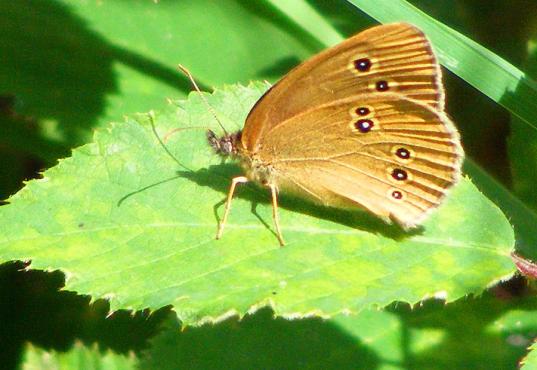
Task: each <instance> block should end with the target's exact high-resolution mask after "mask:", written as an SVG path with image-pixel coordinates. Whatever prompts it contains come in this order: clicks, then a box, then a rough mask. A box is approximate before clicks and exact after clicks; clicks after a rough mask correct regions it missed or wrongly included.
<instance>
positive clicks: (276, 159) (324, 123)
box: [207, 23, 464, 245]
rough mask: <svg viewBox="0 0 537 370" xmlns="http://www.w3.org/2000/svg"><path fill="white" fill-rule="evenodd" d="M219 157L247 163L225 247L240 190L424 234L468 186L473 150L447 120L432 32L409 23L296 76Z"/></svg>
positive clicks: (259, 106)
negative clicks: (360, 214)
mask: <svg viewBox="0 0 537 370" xmlns="http://www.w3.org/2000/svg"><path fill="white" fill-rule="evenodd" d="M207 139H208V141H209V144H210V145H211V146H212V148H213V149H214V151H215V152H216V153H217V154H219V155H221V156H223V157H232V158H234V159H237V160H238V161H239V163H240V165H241V167H242V168H243V170H244V176H238V177H235V178H234V179H233V180H232V181H231V186H230V189H229V193H228V196H227V201H226V205H225V211H224V215H223V217H222V220H221V222H220V224H219V228H218V232H217V236H216V237H217V239H219V238H220V237H221V236H222V233H223V230H224V226H225V224H226V221H227V218H228V215H229V211H230V207H231V201H232V198H233V194H234V192H235V189H236V186H237V185H238V184H240V183H245V182H248V181H253V182H255V183H258V184H260V185H261V186H264V187H267V188H268V189H270V192H271V197H272V206H273V219H274V225H275V229H276V234H277V237H278V240H279V242H280V244H281V245H284V244H285V243H284V239H283V236H282V231H281V227H280V222H279V218H278V193H279V192H280V191H286V192H290V193H293V194H296V195H299V196H302V197H304V198H308V199H310V200H312V201H314V202H316V203H320V204H323V205H326V206H331V207H338V208H353V207H358V208H363V209H366V210H367V211H369V212H371V213H373V214H375V215H376V216H378V217H380V218H381V219H383V220H384V221H386V222H388V223H390V222H392V221H395V222H396V223H398V224H399V225H400V226H401V227H403V228H404V229H410V228H413V227H416V226H418V225H420V224H421V223H422V222H423V221H424V219H425V218H426V217H427V216H428V215H429V214H430V213H431V211H432V210H434V209H435V208H437V207H438V206H439V205H440V204H441V202H442V200H443V198H444V197H445V195H446V192H447V191H448V189H449V188H451V187H452V186H453V185H454V184H456V183H457V181H458V180H459V178H460V175H461V164H462V161H463V156H464V153H463V149H462V147H461V143H460V137H459V134H458V132H457V129H456V128H455V126H454V125H453V123H452V122H451V120H450V119H449V118H448V117H447V115H446V113H445V112H444V88H443V85H442V76H441V70H440V66H439V64H438V61H437V59H436V57H435V55H434V52H433V49H432V47H431V44H430V42H429V41H428V40H427V38H426V37H425V35H424V34H423V32H422V31H420V30H419V29H418V28H416V27H415V26H413V25H410V24H406V23H394V24H388V25H380V26H376V27H372V28H370V29H367V30H365V31H363V32H361V33H358V34H357V35H355V36H352V37H350V38H348V39H347V40H345V41H343V42H342V43H340V44H338V45H336V46H334V47H332V48H329V49H327V50H325V51H323V52H321V53H319V54H317V55H315V56H314V57H312V58H311V59H309V60H307V61H305V62H304V63H302V64H300V65H299V66H298V67H296V68H294V69H293V70H291V71H290V72H289V73H288V74H287V75H285V76H284V77H283V78H282V79H281V80H280V81H279V82H278V83H276V84H275V85H274V86H272V88H270V89H269V90H268V91H267V92H266V93H265V94H264V95H263V96H262V97H261V98H260V99H259V101H258V102H257V103H256V104H255V106H254V107H253V108H252V110H251V111H250V113H249V115H248V116H247V118H246V122H245V124H244V128H243V130H242V131H239V132H235V133H227V132H225V134H224V135H223V136H221V137H218V136H217V135H216V134H215V133H214V132H213V131H211V130H209V131H208V132H207Z"/></svg>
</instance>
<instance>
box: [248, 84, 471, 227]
mask: <svg viewBox="0 0 537 370" xmlns="http://www.w3.org/2000/svg"><path fill="white" fill-rule="evenodd" d="M258 154H259V157H260V159H261V160H262V161H263V162H266V163H270V164H271V166H272V167H273V169H274V173H275V176H276V179H277V180H276V181H277V182H278V184H280V186H281V187H284V188H285V187H287V188H290V189H292V190H295V191H297V192H299V193H302V194H304V195H309V196H310V197H311V198H314V199H316V200H317V201H319V202H321V203H324V204H326V205H331V206H336V207H351V206H356V205H359V206H361V207H363V208H366V209H368V210H370V211H372V212H373V213H375V214H377V215H379V216H381V217H383V218H385V219H388V218H391V219H394V220H396V221H397V222H399V223H400V224H401V225H402V226H404V227H412V226H415V225H417V224H419V223H420V222H421V221H422V220H423V218H424V217H425V216H426V215H427V214H428V213H429V211H430V210H431V209H434V208H435V207H437V206H438V205H439V204H440V201H441V199H442V198H443V197H444V195H445V193H446V191H447V189H449V188H450V187H451V186H452V185H453V184H455V183H456V182H457V180H458V178H459V174H460V166H461V161H462V156H463V152H462V148H461V146H460V140H459V136H458V133H457V131H456V129H455V127H454V126H453V124H452V123H451V121H450V120H449V119H448V118H447V117H446V116H445V115H444V114H443V113H442V112H438V111H436V110H435V109H434V108H432V107H430V106H429V105H427V104H425V103H423V102H419V101H416V100H412V99H408V98H405V97H402V96H400V95H397V94H384V95H380V94H376V95H355V96H350V97H346V98H344V99H340V100H336V101H333V102H330V103H327V104H323V105H320V106H318V107H317V108H314V109H310V110H308V111H307V112H305V113H303V114H300V115H296V116H294V117H293V118H290V119H288V120H286V121H284V122H282V123H281V124H280V125H278V126H276V127H274V128H273V129H272V130H271V134H270V135H268V136H267V137H264V138H263V145H262V149H261V150H260V151H259V153H258Z"/></svg>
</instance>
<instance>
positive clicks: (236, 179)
mask: <svg viewBox="0 0 537 370" xmlns="http://www.w3.org/2000/svg"><path fill="white" fill-rule="evenodd" d="M245 182H248V178H247V177H244V176H238V177H234V178H233V180H231V186H230V188H229V193H228V194H227V200H226V208H225V209H224V217H222V221H220V224H219V225H218V232H217V233H216V239H220V238H221V237H222V233H223V232H224V226H225V225H226V221H227V216H228V214H229V210H230V209H231V200H232V199H233V193H235V187H236V186H237V184H243V183H245Z"/></svg>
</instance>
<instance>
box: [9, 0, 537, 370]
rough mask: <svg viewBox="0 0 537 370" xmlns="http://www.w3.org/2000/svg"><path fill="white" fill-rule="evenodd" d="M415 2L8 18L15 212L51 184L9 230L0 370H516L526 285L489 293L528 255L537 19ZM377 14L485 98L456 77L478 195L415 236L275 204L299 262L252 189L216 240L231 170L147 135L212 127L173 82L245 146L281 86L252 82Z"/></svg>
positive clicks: (262, 197) (223, 5)
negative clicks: (413, 32) (421, 40)
mask: <svg viewBox="0 0 537 370" xmlns="http://www.w3.org/2000/svg"><path fill="white" fill-rule="evenodd" d="M412 3H413V4H410V3H407V2H405V1H403V0H397V1H391V2H385V3H383V4H376V3H375V5H374V6H373V5H372V4H373V3H372V2H368V1H361V0H349V1H343V0H331V1H308V2H306V1H295V2H287V1H281V0H263V1H258V2H246V1H241V0H226V1H222V2H211V1H195V2H194V1H192V2H167V1H159V2H144V1H133V2H71V1H67V0H46V1H37V0H23V1H22V2H17V3H14V2H3V3H2V4H0V9H2V14H5V15H6V16H5V17H3V19H2V21H0V29H1V30H2V31H3V32H2V36H0V39H1V40H2V45H3V50H4V55H5V57H6V58H4V59H3V61H2V62H0V71H2V73H0V87H1V91H2V94H1V96H0V120H2V124H3V126H4V127H5V128H6V130H5V134H4V135H2V136H3V137H2V139H1V140H2V141H1V144H2V145H0V151H1V153H3V154H4V155H3V156H2V160H1V161H0V168H1V169H2V171H4V172H3V173H5V174H6V176H2V183H0V190H1V191H2V194H4V195H5V196H4V198H7V196H8V195H9V194H12V193H14V192H15V191H16V190H17V188H18V187H20V186H21V182H20V180H17V179H22V178H24V177H26V176H34V177H35V174H33V175H32V173H33V172H32V171H35V170H36V168H40V167H43V166H46V167H52V168H50V169H48V170H46V171H45V172H44V173H43V174H42V175H40V177H41V178H39V179H37V180H32V181H29V182H27V183H26V185H25V187H24V188H23V189H22V190H21V191H19V192H18V193H17V194H15V195H13V196H11V197H10V198H9V203H10V204H8V205H5V206H2V207H1V208H0V220H1V225H2V232H1V233H0V256H1V262H6V263H5V264H4V265H0V296H2V297H6V299H3V300H2V302H0V316H1V317H2V320H3V322H5V323H9V325H5V326H3V327H1V328H0V341H4V340H5V339H6V338H9V340H7V341H6V343H8V344H7V345H5V346H3V347H4V348H3V349H4V350H3V356H4V357H5V360H3V359H0V361H2V363H3V364H7V365H9V364H13V365H14V364H15V363H16V362H17V356H21V363H22V364H23V366H24V368H40V367H43V366H45V365H44V364H45V362H47V364H53V363H54V364H57V365H54V366H56V368H62V367H61V366H64V368H77V367H76V366H79V368H91V367H90V366H93V368H106V366H112V368H114V366H115V368H117V367H119V366H124V367H125V368H129V367H134V366H142V367H143V368H155V369H156V368H177V366H178V364H181V365H182V367H188V366H191V367H192V368H216V367H220V368H230V367H231V368H277V367H278V368H279V367H281V364H282V363H285V364H287V365H288V367H289V368H298V367H300V368H327V367H329V366H331V367H339V368H386V369H388V368H391V369H394V368H450V369H452V368H490V364H494V365H497V367H499V368H515V367H516V364H517V362H518V361H520V359H521V358H522V357H524V355H525V353H526V351H527V350H526V349H527V348H528V347H529V346H530V345H531V342H532V340H533V339H534V338H535V337H536V336H537V325H536V322H535V320H534V317H536V316H535V311H536V306H535V299H534V297H532V295H533V294H534V293H533V290H532V289H531V286H530V287H527V286H526V283H525V282H524V281H523V280H520V279H519V278H515V279H512V278H511V279H510V280H509V281H508V282H507V283H503V284H500V286H499V287H495V288H490V287H491V286H493V285H495V284H496V283H497V282H498V281H499V279H502V278H503V279H507V278H509V277H510V276H512V274H513V272H514V270H515V267H514V264H513V263H512V261H511V258H510V253H511V252H512V251H513V248H515V247H516V250H517V253H518V254H519V255H522V256H526V257H533V258H535V257H536V256H537V253H536V250H535V247H534V246H535V242H536V241H537V234H536V233H535V232H534V228H535V227H534V225H535V224H537V221H536V220H537V217H536V216H535V210H536V207H535V202H534V200H535V194H534V192H533V189H532V188H531V186H530V185H531V183H532V181H531V179H532V178H533V177H534V174H533V171H531V170H529V168H532V166H531V163H534V162H535V158H533V157H534V155H533V154H534V153H533V151H532V150H533V149H532V148H533V147H535V145H536V143H537V141H536V140H535V137H536V136H535V127H536V123H537V119H536V110H537V106H535V101H537V100H535V94H536V91H537V89H536V86H537V85H536V84H535V82H533V80H532V79H531V78H530V77H528V76H527V75H525V74H524V72H522V71H521V70H520V69H518V68H516V67H515V66H514V65H524V66H525V68H526V69H527V70H528V71H529V72H530V73H532V71H533V69H534V68H533V64H534V59H533V58H532V57H531V55H528V54H532V53H533V52H532V51H531V50H530V51H528V50H526V49H525V43H526V42H527V40H529V39H530V38H531V36H532V35H530V34H529V31H528V30H529V29H531V26H533V25H534V24H535V20H537V16H533V17H530V16H527V15H528V14H529V15H534V14H537V7H536V6H527V5H525V4H522V3H523V2H519V1H515V2H509V5H506V4H505V2H503V3H502V2H501V1H499V0H493V1H491V3H490V6H489V8H490V10H489V11H490V12H492V13H491V14H492V15H493V16H492V15H491V17H490V18H491V19H492V18H493V19H496V20H497V22H496V23H495V24H494V25H490V24H487V23H486V22H487V19H488V18H486V17H485V18H483V17H475V16H472V15H473V14H477V13H478V12H482V9H481V10H480V9H478V8H479V6H477V5H471V4H464V5H463V4H462V3H461V4H459V5H457V8H456V9H455V10H456V11H455V12H454V11H453V8H452V7H453V4H452V3H453V2H451V1H448V0H441V1H438V2H435V3H434V5H432V4H431V3H427V2H425V1H418V0H416V1H413V2H412ZM506 7H507V9H506ZM419 9H421V10H419ZM424 11H426V12H427V13H428V14H429V15H427V14H426V13H425V12H424ZM366 14H368V15H369V16H371V17H373V18H375V19H376V20H378V21H381V22H392V21H397V20H402V21H407V22H411V23H415V24H416V25H418V26H419V27H421V28H422V29H424V30H425V32H426V33H427V34H428V35H429V36H430V37H431V39H432V41H433V43H434V46H435V48H436V49H437V51H438V52H439V54H440V59H441V61H442V63H443V64H444V65H445V66H446V67H447V68H448V69H450V70H451V71H452V72H453V73H454V74H456V75H457V76H459V77H461V78H462V79H464V80H465V81H466V82H467V83H469V84H470V85H472V86H473V87H472V88H469V87H468V84H467V83H466V82H461V80H458V79H456V78H454V77H453V75H450V74H448V75H447V76H446V86H447V95H448V111H449V113H450V115H452V116H453V118H454V121H455V122H457V124H458V126H459V127H460V129H461V131H462V134H463V142H464V146H465V149H466V152H467V153H468V154H469V160H468V161H467V162H466V164H465V172H466V176H467V177H466V178H465V179H464V181H462V183H461V184H460V185H459V186H457V187H456V188H455V189H454V190H453V191H452V193H451V194H450V197H449V198H448V201H447V202H446V204H445V205H444V206H442V207H441V209H439V211H438V212H435V214H434V215H433V216H432V217H431V219H430V220H428V221H427V223H426V224H425V225H424V228H423V229H422V230H419V231H418V232H416V233H411V234H405V233H403V232H402V231H401V230H399V229H398V228H397V227H390V226H386V225H384V224H383V223H382V222H380V221H378V220H375V219H374V218H372V217H370V216H368V215H365V214H362V213H359V212H347V211H339V210H328V209H325V208H321V207H317V206H314V205H310V204H307V203H304V202H303V201H299V200H296V199H294V198H291V197H289V196H287V197H286V196H284V197H283V198H282V203H281V206H282V210H281V211H282V213H281V217H282V225H283V231H284V234H285V236H286V237H287V239H288V241H289V245H288V246H286V247H285V248H279V247H278V244H277V242H276V239H275V236H274V234H273V233H272V231H271V214H270V206H269V204H268V197H267V194H266V193H265V192H264V191H263V190H262V189H259V188H256V187H255V186H250V185H247V186H244V187H243V188H241V189H240V190H239V193H238V195H237V199H236V200H235V201H234V204H233V210H232V213H231V218H230V222H229V224H228V228H227V229H226V231H225V233H224V237H223V239H222V240H221V241H215V240H214V238H213V235H214V232H215V229H216V224H217V217H218V215H220V216H221V212H222V209H221V207H218V203H219V202H221V200H222V199H223V198H224V197H225V194H226V192H227V188H228V186H229V181H230V179H231V177H232V176H234V175H235V174H237V173H239V171H240V170H239V169H238V168H237V167H236V166H235V165H233V164H229V163H220V161H219V160H218V158H216V157H215V156H214V155H212V154H211V151H210V149H209V148H208V147H207V145H206V143H205V140H204V135H203V132H202V131H199V130H185V131H180V132H178V133H176V134H175V135H173V136H171V137H170V138H169V140H168V141H167V143H166V144H167V147H168V148H169V150H170V151H171V153H172V154H173V155H174V156H175V157H177V158H178V159H179V161H180V162H181V165H184V166H186V167H187V168H186V169H185V168H183V167H182V166H181V165H179V164H178V163H176V162H175V161H174V160H173V159H172V158H171V157H170V156H169V155H168V154H167V153H166V152H165V150H164V149H163V148H162V146H160V145H159V142H158V140H157V138H156V136H155V135H154V133H153V128H152V126H151V119H150V118H149V117H150V116H149V115H148V114H146V113H141V114H135V113H134V112H147V111H149V110H151V109H152V110H154V111H155V113H154V117H155V118H154V122H153V123H154V124H155V125H156V131H157V132H158V134H160V136H164V135H165V134H166V133H168V132H170V131H171V130H173V129H174V128H177V127H189V126H211V127H214V126H215V122H214V120H213V118H212V116H211V114H210V113H209V112H208V111H207V109H206V108H205V106H204V105H203V104H202V101H201V100H200V98H199V96H198V95H196V94H194V95H190V96H189V97H188V99H185V97H186V94H187V91H188V90H189V89H190V87H189V84H188V81H187V80H186V78H185V77H184V76H183V75H182V74H181V73H180V72H179V71H177V70H176V68H175V65H176V64H177V63H182V64H184V65H186V66H188V67H189V68H190V69H191V71H192V72H193V73H194V75H195V76H196V78H197V79H199V81H200V82H201V85H202V87H203V89H204V90H210V89H211V88H212V87H215V88H216V90H215V93H214V94H210V95H209V94H208V95H206V96H207V99H208V100H209V101H210V103H211V105H212V106H213V107H214V108H215V109H216V111H217V115H218V117H219V118H220V119H221V120H222V121H223V122H224V125H225V126H226V127H227V128H228V129H230V130H233V129H238V128H240V127H241V126H242V122H243V121H244V117H245V115H246V114H247V113H248V110H249V109H250V108H251V106H252V105H253V104H254V103H255V101H256V99H257V98H258V97H259V96H260V94H262V92H263V91H264V90H265V89H266V87H267V85H266V84H265V83H248V81H249V80H260V81H262V80H269V81H271V82H274V81H275V80H277V79H278V78H279V77H280V76H281V75H282V74H283V73H285V72H286V71H288V70H289V69H290V68H291V67H292V66H293V65H296V64H297V63H298V62H299V61H300V60H303V59H305V58H306V57H307V56H309V55H311V54H313V53H315V52H317V51H319V50H321V49H323V48H324V47H326V46H328V45H330V44H333V43H336V42H338V41H339V40H341V39H342V38H344V37H345V36H347V35H350V34H352V33H354V32H357V31H359V30H361V29H363V28H365V27H367V26H368V25H371V24H373V22H372V21H371V19H370V18H368V16H367V15H366ZM454 14H459V15H461V14H463V16H460V17H455V16H454ZM502 14H520V15H521V16H522V15H523V16H526V17H525V18H524V19H525V22H520V21H518V20H517V21H513V19H516V17H515V18H509V17H501V15H502ZM465 17H468V18H465ZM475 19H480V22H481V23H479V24H474V20H475ZM442 22H443V23H447V24H449V25H450V26H452V28H449V27H447V26H446V25H445V24H443V23H442ZM502 22H505V24H504V23H502ZM497 24H501V25H502V26H503V28H504V29H508V30H509V32H507V33H508V34H509V35H510V38H508V39H505V40H504V39H502V36H501V35H499V36H497V37H496V38H494V37H493V38H487V37H486V36H484V35H489V34H497V30H496V32H494V29H493V30H492V31H491V30H490V28H487V27H491V26H492V27H494V26H497ZM21 29H24V32H21ZM455 29H457V30H458V32H457V31H455ZM65 30H70V31H69V32H66V31H65ZM487 30H488V32H487ZM513 35H514V36H513ZM513 38H515V40H516V41H515V42H513V40H512V39H513ZM472 40H475V41H479V42H480V43H482V44H484V46H481V45H480V44H479V43H477V42H474V41H472ZM508 61H509V62H508ZM240 83H242V84H240ZM226 84H233V85H226ZM166 98H171V99H168V100H169V103H166V100H167V99H166ZM489 98H491V99H492V100H494V102H493V101H492V100H489ZM501 106H502V107H505V108H506V109H507V110H508V111H509V112H510V114H512V115H513V117H514V118H513V119H512V121H513V126H512V134H513V136H512V138H511V139H510V141H509V145H510V146H509V148H508V150H507V140H506V137H507V129H506V128H505V127H507V125H508V124H509V122H510V121H511V116H510V114H509V113H507V112H506V111H503V110H502V109H503V108H500V107H501ZM123 115H127V117H126V118H122V117H123ZM110 122H114V123H110ZM94 129H96V133H95V134H94V135H92V132H93V131H94ZM88 142H89V143H88ZM500 142H501V144H502V145H503V146H502V145H500V146H498V143H500ZM83 143H88V144H86V145H83V146H81V147H79V148H76V149H74V150H73V151H72V154H70V155H69V150H71V149H72V148H75V147H76V146H79V145H81V144H83ZM507 153H509V156H508V155H507ZM66 156H68V157H69V158H66V159H61V160H60V161H59V164H57V165H54V164H55V162H56V160H58V159H59V158H62V157H66ZM511 168H512V169H513V170H514V175H513V176H512V177H511V173H510V171H511ZM494 203H495V204H496V205H495V204H494ZM498 207H499V208H498ZM503 213H505V214H506V215H507V216H508V218H506V217H505V216H504V215H503ZM510 223H512V224H513V226H514V234H513V229H512V227H511V225H510ZM11 260H23V261H28V262H26V263H24V264H22V263H20V262H15V263H13V262H7V261H11ZM30 261H31V264H29V263H30ZM63 276H65V281H64V278H63ZM513 282H517V284H514V283H513ZM63 284H65V287H64V289H63V290H60V291H58V289H59V288H60V287H62V285H63ZM81 295H87V296H81ZM433 297H434V298H433ZM170 305H171V306H170ZM265 305H269V306H270V308H263V309H261V310H260V311H258V312H257V313H254V311H255V310H258V309H260V308H262V307H263V306H265ZM170 308H173V311H170ZM148 309H149V310H148ZM126 310H137V311H136V312H133V313H132V314H131V313H130V312H129V311H126ZM149 312H151V313H149ZM232 315H236V316H234V317H229V316H232ZM244 315H246V316H244ZM237 317H242V320H239V319H238V318H237ZM70 318H71V319H70ZM327 318H328V320H326V319H327ZM29 323H34V325H31V324H29ZM162 325H163V326H162ZM161 326H162V327H161ZM157 332H158V333H159V334H157V335H155V333H157ZM112 333H113V335H112ZM75 338H77V339H78V340H76V341H75V342H74V344H73V339H75ZM25 341H30V342H32V343H33V344H32V345H27V346H24V347H23V344H22V343H24V342H25ZM81 341H82V342H81ZM94 342H97V343H98V345H99V347H100V348H98V347H96V346H94V345H93V344H92V343H94ZM482 343H485V344H484V345H481V344H482ZM39 347H42V348H44V349H42V348H39ZM224 348H230V350H224ZM110 350H112V351H113V352H110ZM133 351H134V352H133ZM116 352H117V353H116ZM534 352H535V351H533V352H532V353H531V354H530V355H529V356H528V357H526V360H525V361H526V363H525V365H524V366H525V368H530V367H529V366H531V363H532V359H533V358H534V357H535V353H534ZM279 358H281V359H282V360H281V361H282V362H275V359H279ZM44 361H45V362H44ZM61 364H65V365H61ZM120 364H121V365H120ZM432 364H435V365H434V366H432Z"/></svg>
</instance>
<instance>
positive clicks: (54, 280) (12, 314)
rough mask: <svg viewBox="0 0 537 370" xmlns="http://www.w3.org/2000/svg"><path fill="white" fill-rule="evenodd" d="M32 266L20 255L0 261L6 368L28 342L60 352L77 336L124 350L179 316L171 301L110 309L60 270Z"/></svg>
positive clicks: (143, 343) (1, 354) (0, 358)
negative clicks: (71, 285) (68, 285)
mask: <svg viewBox="0 0 537 370" xmlns="http://www.w3.org/2000/svg"><path fill="white" fill-rule="evenodd" d="M30 267H31V265H30V263H29V262H22V261H13V262H6V263H3V264H0V297H2V299H1V300H0V317H1V319H2V325H0V343H1V344H2V350H1V351H0V364H1V365H0V368H2V369H18V368H19V367H20V362H21V360H22V357H23V355H24V349H25V346H26V343H32V344H34V345H36V346H38V347H40V348H43V349H45V350H55V351H58V352H66V351H68V350H69V349H70V348H71V347H72V346H73V344H74V343H75V341H80V342H82V343H83V344H85V345H86V346H88V347H90V346H91V345H93V344H97V345H98V348H99V349H100V350H101V351H106V350H112V351H114V352H116V353H120V354H124V355H128V354H129V353H130V352H132V351H136V352H140V351H142V350H143V349H145V348H146V347H147V344H148V343H147V341H148V338H150V337H152V336H154V335H156V334H157V333H158V332H159V331H160V330H161V328H162V324H163V322H165V320H168V319H169V318H171V317H175V314H174V313H172V311H171V306H165V307H162V308H160V309H158V310H148V309H145V310H139V311H132V310H117V311H114V312H111V311H110V304H109V303H108V301H106V300H104V299H96V300H95V299H92V298H91V297H90V296H88V295H81V294H77V293H76V292H72V291H66V290H63V287H64V286H65V275H64V274H63V273H62V272H61V271H59V270H54V271H43V270H33V269H31V268H30Z"/></svg>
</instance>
